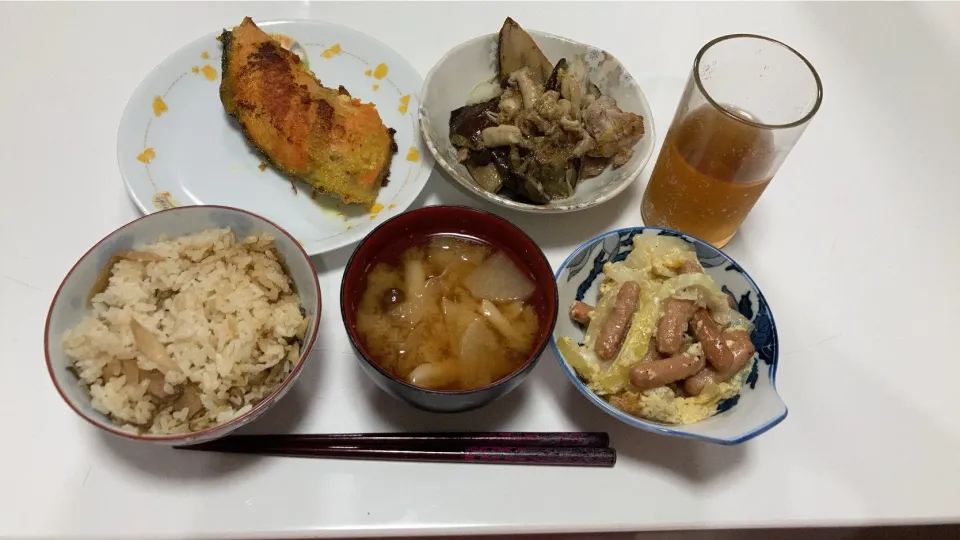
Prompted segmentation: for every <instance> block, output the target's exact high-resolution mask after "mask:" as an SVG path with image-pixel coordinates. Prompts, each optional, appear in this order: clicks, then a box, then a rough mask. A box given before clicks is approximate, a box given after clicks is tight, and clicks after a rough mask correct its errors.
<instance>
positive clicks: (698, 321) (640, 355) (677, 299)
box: [558, 235, 754, 424]
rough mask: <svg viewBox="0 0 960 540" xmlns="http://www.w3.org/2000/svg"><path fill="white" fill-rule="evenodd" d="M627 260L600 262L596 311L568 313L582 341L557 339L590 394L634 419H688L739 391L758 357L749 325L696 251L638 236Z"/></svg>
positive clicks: (582, 308) (670, 240)
mask: <svg viewBox="0 0 960 540" xmlns="http://www.w3.org/2000/svg"><path fill="white" fill-rule="evenodd" d="M633 241H634V248H633V251H632V252H631V253H630V254H629V255H628V256H627V258H626V259H625V260H624V261H623V262H615V263H609V262H608V263H607V264H605V265H604V267H603V281H602V282H601V284H600V294H599V299H598V302H597V304H596V306H595V307H592V306H588V305H586V304H583V303H578V304H577V305H574V306H573V307H572V308H571V316H572V317H574V319H577V320H579V322H582V323H584V324H586V325H587V330H586V335H585V336H584V339H583V343H582V345H581V344H578V343H577V342H576V341H575V340H573V339H571V338H569V337H563V338H561V339H560V340H559V342H558V346H559V349H560V352H561V354H562V355H563V357H564V359H565V360H566V361H567V362H568V363H569V364H570V365H571V366H572V367H573V368H574V369H575V370H576V371H577V373H578V374H579V376H580V377H581V378H582V379H584V380H585V381H586V382H587V385H588V387H589V388H590V390H592V391H593V392H595V393H596V394H597V395H599V396H602V397H603V398H604V399H606V400H607V401H609V402H610V403H611V404H612V405H613V406H614V407H616V408H618V409H620V410H622V411H624V412H626V413H628V414H631V415H634V416H638V417H641V418H645V419H648V420H652V421H656V422H662V423H667V424H689V423H694V422H699V421H700V420H703V419H705V418H708V417H710V416H712V415H713V414H714V413H715V412H716V409H717V404H718V403H719V402H720V401H722V400H724V399H726V398H729V397H732V396H735V395H736V394H737V393H739V391H740V388H741V387H742V386H743V383H744V381H745V380H746V378H747V376H748V375H749V373H750V370H751V368H752V366H753V362H754V349H753V345H752V344H751V343H750V339H749V335H750V331H751V330H752V325H751V323H750V321H748V320H747V319H746V318H745V317H743V315H741V314H740V313H739V312H738V311H737V310H736V309H734V308H733V307H732V306H731V304H730V300H729V297H728V296H727V295H726V294H725V293H724V292H723V291H721V290H720V288H719V287H718V286H717V284H716V283H715V282H714V281H713V280H712V279H711V278H710V276H709V275H707V274H705V273H704V272H703V269H702V268H701V267H700V264H699V262H698V260H697V255H696V251H695V250H694V248H693V246H692V245H690V244H688V243H687V242H685V241H683V240H681V239H679V238H675V237H671V236H653V235H637V236H635V237H634V239H633Z"/></svg>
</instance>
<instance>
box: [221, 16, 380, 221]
mask: <svg viewBox="0 0 960 540" xmlns="http://www.w3.org/2000/svg"><path fill="white" fill-rule="evenodd" d="M220 42H221V44H222V45H223V77H222V79H221V82H220V101H221V102H222V103H223V108H224V109H225V110H226V112H227V114H229V115H230V116H233V117H235V118H236V119H237V120H238V121H239V122H240V126H241V128H242V130H243V133H244V135H246V138H247V140H248V141H249V143H250V144H251V145H252V146H253V147H254V148H256V149H257V150H259V151H260V152H261V153H262V154H263V155H264V156H265V157H266V159H267V161H269V162H270V164H271V165H273V166H274V167H275V168H276V169H277V170H278V171H280V172H281V173H282V174H284V175H286V176H288V177H289V178H291V179H294V180H299V181H301V182H304V183H306V184H309V185H311V186H313V187H314V188H315V189H316V190H318V191H323V192H326V193H329V194H332V195H335V196H337V197H339V198H340V199H342V200H343V201H344V202H347V203H364V204H370V203H373V202H375V201H376V199H377V194H378V193H379V192H380V186H381V185H382V184H383V183H384V182H385V181H386V178H387V175H388V173H389V171H390V161H391V159H392V158H393V155H394V154H395V153H396V151H397V145H396V143H395V142H394V140H393V133H394V131H393V130H392V129H388V128H387V127H386V126H385V125H383V121H382V120H381V119H380V115H379V114H378V113H377V109H376V107H374V105H373V104H372V103H361V102H360V100H357V99H352V98H351V97H350V94H349V92H347V91H346V89H344V88H343V87H342V86H341V87H340V88H339V89H331V88H326V87H324V86H322V85H321V84H320V81H319V80H317V79H316V78H315V77H314V75H313V72H311V71H310V70H309V69H308V68H307V67H306V66H304V65H303V64H301V63H300V58H299V57H298V56H297V55H296V54H294V53H292V52H290V51H287V50H286V49H284V48H283V47H281V46H280V43H278V42H277V41H275V40H274V39H272V38H271V37H270V36H269V35H267V34H266V33H265V32H264V31H263V30H261V29H260V28H259V27H257V25H256V24H254V22H253V21H252V20H251V19H250V17H247V18H245V19H243V22H242V23H241V24H240V26H237V27H236V28H234V29H233V30H232V31H231V30H224V31H223V33H222V34H221V35H220Z"/></svg>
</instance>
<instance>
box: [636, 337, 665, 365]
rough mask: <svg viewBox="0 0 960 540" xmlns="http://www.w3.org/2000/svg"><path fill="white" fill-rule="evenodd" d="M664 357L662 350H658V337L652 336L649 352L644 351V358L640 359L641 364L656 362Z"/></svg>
mask: <svg viewBox="0 0 960 540" xmlns="http://www.w3.org/2000/svg"><path fill="white" fill-rule="evenodd" d="M662 358H663V357H662V356H660V352H659V351H657V340H656V338H653V337H651V338H650V343H648V344H647V352H645V353H643V358H641V359H640V363H641V364H646V363H647V362H655V361H657V360H661V359H662Z"/></svg>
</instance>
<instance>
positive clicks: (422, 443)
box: [177, 432, 617, 467]
mask: <svg viewBox="0 0 960 540" xmlns="http://www.w3.org/2000/svg"><path fill="white" fill-rule="evenodd" d="M609 445H610V437H609V436H608V435H607V434H606V433H585V432H514V433H509V432H503V433H499V432H494V433H485V432H474V433H470V432H465V433H441V432H437V433H356V434H331V435H232V436H228V437H224V438H222V439H217V440H214V441H210V442H205V443H200V444H195V445H190V446H178V447H177V448H178V449H182V450H197V451H203V452H226V453H233V454H253V455H267V456H295V457H314V458H339V459H375V460H392V461H429V462H444V463H497V464H515V465H559V466H573V467H613V465H614V463H616V461H617V453H616V451H615V450H614V449H613V448H610V446H609Z"/></svg>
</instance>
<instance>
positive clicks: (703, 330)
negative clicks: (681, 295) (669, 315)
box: [693, 308, 733, 372]
mask: <svg viewBox="0 0 960 540" xmlns="http://www.w3.org/2000/svg"><path fill="white" fill-rule="evenodd" d="M693 335H694V337H696V338H697V341H699V342H700V344H701V345H702V346H703V354H704V355H705V356H706V357H707V361H709V362H710V365H711V366H713V367H714V368H716V370H717V371H718V372H725V371H727V370H729V369H730V366H732V365H733V353H731V352H730V348H729V347H727V344H726V343H725V342H724V338H723V334H722V332H721V331H720V327H719V326H717V323H716V322H714V320H713V319H711V318H710V313H708V312H707V310H705V309H703V308H701V309H698V310H697V312H696V313H694V314H693Z"/></svg>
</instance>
